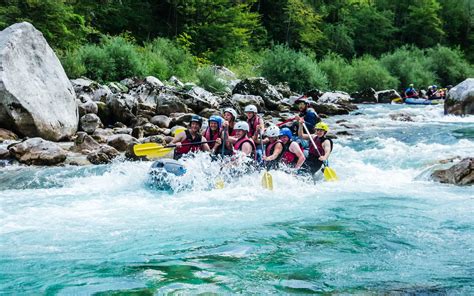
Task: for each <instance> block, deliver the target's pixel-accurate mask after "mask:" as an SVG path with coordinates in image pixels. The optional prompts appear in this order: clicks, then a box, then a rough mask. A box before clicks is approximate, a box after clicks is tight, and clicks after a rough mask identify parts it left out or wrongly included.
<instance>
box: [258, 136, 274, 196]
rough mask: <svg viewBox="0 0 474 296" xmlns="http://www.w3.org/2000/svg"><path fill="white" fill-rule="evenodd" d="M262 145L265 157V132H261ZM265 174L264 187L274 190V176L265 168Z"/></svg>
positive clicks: (263, 178) (263, 177)
mask: <svg viewBox="0 0 474 296" xmlns="http://www.w3.org/2000/svg"><path fill="white" fill-rule="evenodd" d="M260 143H261V144H262V152H263V157H265V156H266V155H265V154H266V152H265V149H264V147H263V131H260ZM264 167H265V172H263V176H262V187H263V188H265V189H268V190H273V177H272V175H271V174H270V173H269V172H268V170H267V167H266V166H265V164H264Z"/></svg>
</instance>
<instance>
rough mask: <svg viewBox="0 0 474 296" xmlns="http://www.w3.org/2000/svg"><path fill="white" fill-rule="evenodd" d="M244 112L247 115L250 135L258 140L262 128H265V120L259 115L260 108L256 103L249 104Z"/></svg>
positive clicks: (255, 140)
mask: <svg viewBox="0 0 474 296" xmlns="http://www.w3.org/2000/svg"><path fill="white" fill-rule="evenodd" d="M244 112H245V115H246V116H247V123H248V124H249V128H250V130H249V133H248V136H249V137H250V138H253V140H254V142H257V141H258V135H259V133H260V130H263V120H261V119H260V117H258V114H257V113H258V110H257V107H256V106H255V105H247V106H246V107H245V109H244Z"/></svg>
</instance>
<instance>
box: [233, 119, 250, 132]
mask: <svg viewBox="0 0 474 296" xmlns="http://www.w3.org/2000/svg"><path fill="white" fill-rule="evenodd" d="M234 130H243V131H246V132H248V131H249V130H250V128H249V124H248V123H247V122H246V121H239V122H237V123H236V124H235V125H234Z"/></svg>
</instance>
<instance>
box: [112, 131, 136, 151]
mask: <svg viewBox="0 0 474 296" xmlns="http://www.w3.org/2000/svg"><path fill="white" fill-rule="evenodd" d="M135 144H138V140H137V139H135V138H134V137H132V136H130V135H126V134H117V135H112V136H110V137H108V138H107V145H109V146H112V147H114V148H115V149H117V150H118V151H127V150H128V148H129V147H131V146H133V145H135Z"/></svg>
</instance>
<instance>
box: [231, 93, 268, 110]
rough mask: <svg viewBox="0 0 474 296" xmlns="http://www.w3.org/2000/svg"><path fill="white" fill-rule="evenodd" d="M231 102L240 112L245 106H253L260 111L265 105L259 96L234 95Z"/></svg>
mask: <svg viewBox="0 0 474 296" xmlns="http://www.w3.org/2000/svg"><path fill="white" fill-rule="evenodd" d="M231 100H232V103H233V105H238V106H239V107H240V109H241V110H243V109H244V108H245V106H247V105H255V106H257V108H258V109H260V110H262V108H263V106H264V105H265V102H264V101H263V99H262V97H261V96H254V95H241V94H234V95H232V98H231Z"/></svg>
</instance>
